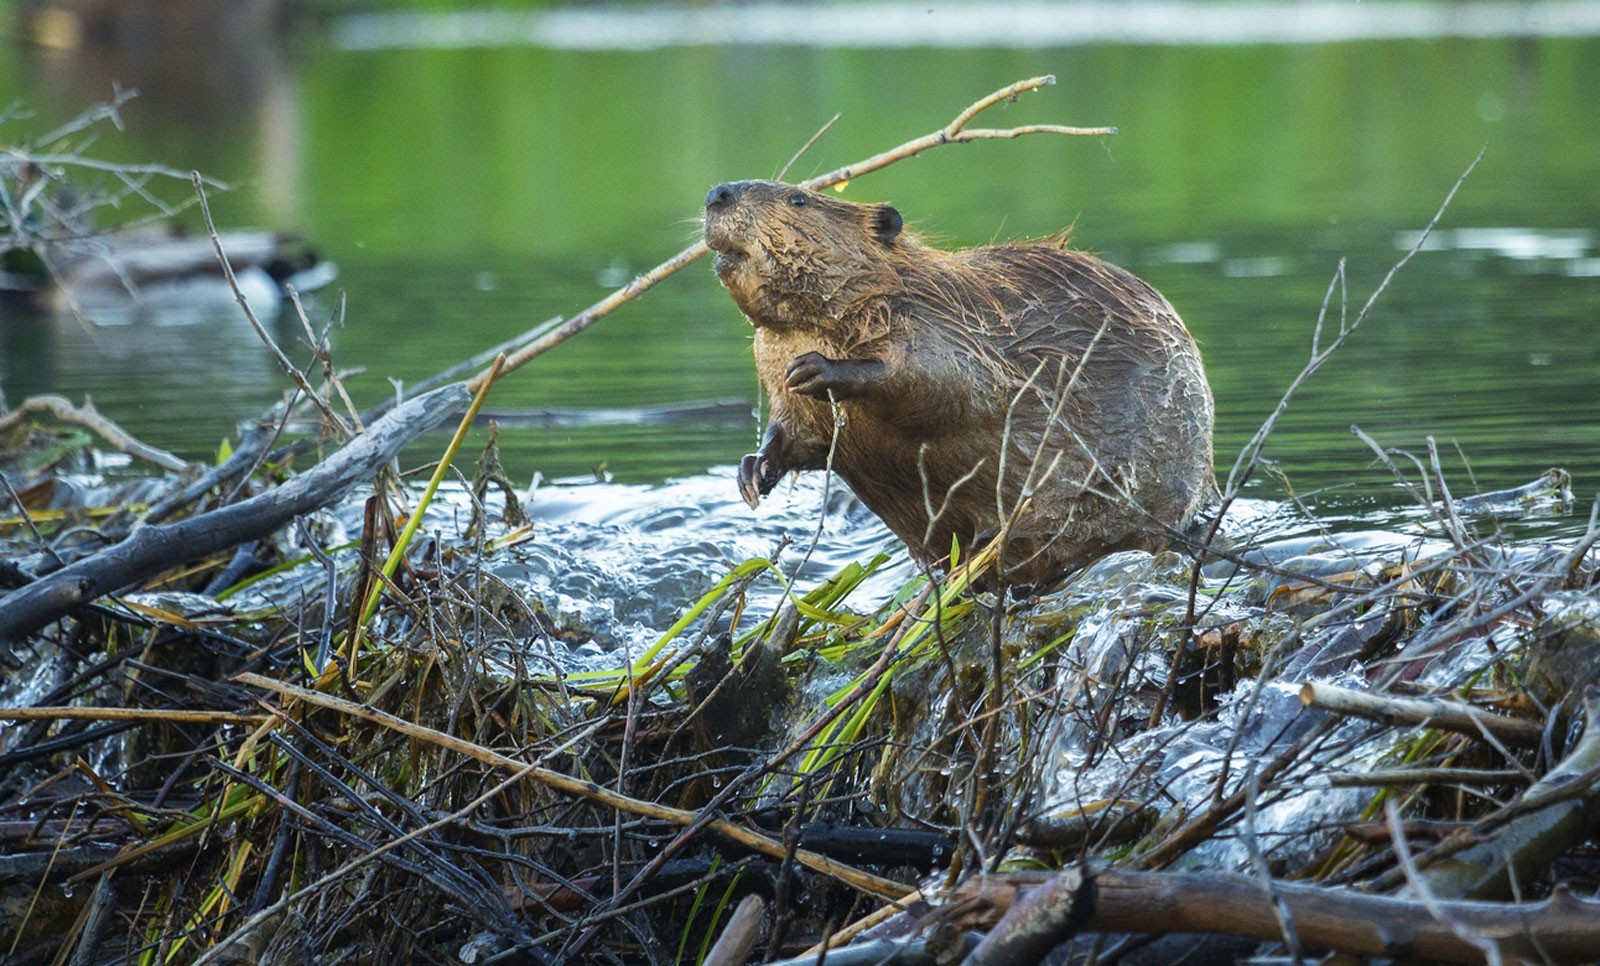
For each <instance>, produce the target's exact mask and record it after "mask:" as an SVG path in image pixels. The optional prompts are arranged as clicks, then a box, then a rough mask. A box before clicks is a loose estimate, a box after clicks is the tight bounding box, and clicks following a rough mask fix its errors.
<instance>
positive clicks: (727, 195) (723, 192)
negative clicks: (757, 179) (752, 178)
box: [706, 181, 744, 211]
mask: <svg viewBox="0 0 1600 966" xmlns="http://www.w3.org/2000/svg"><path fill="white" fill-rule="evenodd" d="M743 188H744V182H742V181H733V182H726V183H723V184H719V185H717V186H716V187H715V188H712V189H711V190H710V191H707V192H706V208H707V210H711V211H714V210H716V209H718V208H726V207H727V206H729V205H731V204H733V203H734V202H735V201H737V200H738V199H739V192H740V191H741V190H743Z"/></svg>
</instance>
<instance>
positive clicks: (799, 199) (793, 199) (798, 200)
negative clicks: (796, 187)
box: [789, 195, 806, 208]
mask: <svg viewBox="0 0 1600 966" xmlns="http://www.w3.org/2000/svg"><path fill="white" fill-rule="evenodd" d="M789 204H791V205H794V206H795V207H796V208H804V207H805V206H806V196H805V195H790V196H789Z"/></svg>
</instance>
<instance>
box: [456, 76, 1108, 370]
mask: <svg viewBox="0 0 1600 966" xmlns="http://www.w3.org/2000/svg"><path fill="white" fill-rule="evenodd" d="M1054 83H1055V78H1054V77H1050V76H1045V77H1033V78H1029V79H1028V80H1022V81H1018V82H1016V83H1015V84H1011V85H1008V86H1006V87H1003V88H1001V89H1000V90H998V91H995V92H994V93H992V94H990V95H988V96H987V97H984V98H981V99H979V100H978V101H976V102H974V103H973V104H972V105H970V106H969V107H967V109H966V110H964V111H962V112H961V113H960V114H958V115H957V116H956V118H955V120H953V121H951V122H950V124H948V125H946V126H945V127H943V128H940V129H939V130H937V131H934V132H933V133H932V134H926V135H923V136H922V137H919V138H913V139H912V140H910V141H907V142H905V143H904V144H902V145H900V146H899V147H895V148H891V149H889V150H888V151H884V152H881V153H879V154H875V155H873V156H872V157H870V158H866V159H864V160H862V161H857V162H855V163H854V164H848V165H845V166H844V167H841V168H835V169H834V170H832V171H830V172H828V173H827V174H823V175H819V176H817V177H815V178H811V179H808V180H806V181H804V182H802V184H804V185H805V187H807V188H825V187H828V186H830V185H836V184H841V183H843V182H845V181H850V180H852V179H854V178H859V177H861V176H862V175H864V174H870V173H871V172H873V171H877V170H878V169H880V168H885V167H888V166H889V165H891V164H893V163H895V162H896V161H902V160H904V159H906V158H909V157H914V156H915V155H917V154H920V153H922V152H923V151H927V150H929V149H930V148H936V147H941V146H943V145H946V144H967V143H969V142H972V141H981V140H995V139H1009V138H1017V137H1022V136H1024V135H1028V134H1064V135H1078V136H1083V135H1088V136H1098V135H1107V134H1115V133H1116V128H1111V127H1065V126H1062V125H1053V124H1034V125H1028V126H1025V127H1015V128H1006V129H982V128H980V129H969V128H967V126H966V125H967V123H968V122H969V121H971V120H972V118H973V117H975V116H976V115H978V114H979V113H980V112H982V111H984V110H985V109H987V108H989V107H992V106H994V105H995V104H997V103H999V102H1000V101H1003V100H1009V99H1013V98H1015V97H1016V96H1017V95H1018V94H1021V93H1024V92H1026V91H1032V90H1037V89H1039V88H1041V87H1045V86H1047V85H1050V84H1054ZM709 251H710V249H709V248H708V247H706V243H705V241H704V240H702V241H697V242H695V243H694V244H693V245H690V246H689V247H688V248H685V249H684V250H683V251H681V252H679V253H678V254H676V255H674V256H672V257H671V258H669V259H667V260H666V261H665V262H662V263H661V264H660V265H657V266H656V267H655V268H652V269H651V270H650V271H648V272H645V273H644V274H643V275H640V276H638V277H637V278H635V279H634V280H633V281H631V282H629V283H628V284H627V285H625V286H623V287H622V288H620V289H618V290H616V291H615V292H612V293H611V294H610V295H608V296H606V297H605V298H603V299H601V300H600V301H599V302H596V303H595V304H594V305H591V306H589V307H588V308H586V309H584V310H583V311H582V312H579V313H578V314H577V315H575V316H573V317H572V318H570V319H568V320H567V321H565V322H563V323H561V324H559V325H557V326H555V327H553V328H551V327H549V326H548V325H541V326H540V327H539V328H537V329H535V330H533V331H532V332H529V333H527V334H526V335H525V336H524V337H523V338H526V339H529V340H530V341H528V342H527V343H526V344H524V345H523V346H522V348H520V349H518V350H517V351H516V352H513V353H511V355H509V356H508V357H507V358H506V365H505V371H506V372H508V373H509V372H513V371H515V370H517V369H520V368H522V367H523V366H524V365H527V364H528V363H529V362H531V361H533V360H534V359H537V358H538V357H539V356H541V355H543V354H545V353H546V352H549V351H550V350H551V349H554V348H555V347H556V346H558V345H560V344H561V343H563V342H565V341H567V340H568V339H570V338H572V337H573V336H575V335H577V334H578V333H579V332H582V331H583V330H584V329H587V328H588V327H589V326H591V325H593V324H595V323H596V322H598V321H600V320H601V319H603V318H605V317H606V316H607V315H610V314H611V313H612V312H614V311H616V310H617V308H618V307H620V306H622V305H625V304H627V303H628V302H631V301H633V300H634V299H636V298H638V297H639V296H641V295H643V294H644V293H645V292H647V291H649V290H650V289H652V288H654V287H655V286H656V283H658V282H660V281H662V280H663V279H665V278H668V277H669V276H671V275H673V274H675V273H676V272H677V271H678V270H680V269H682V268H683V267H685V266H687V265H689V264H692V263H693V262H695V261H697V260H698V259H700V258H701V257H702V256H704V255H705V254H706V253H707V252H709ZM485 377H486V376H485V374H484V373H480V374H479V375H477V376H475V377H473V380H472V381H471V382H470V383H469V388H471V389H473V390H476V388H477V386H478V385H479V384H480V383H481V381H482V380H483V379H484V378H485Z"/></svg>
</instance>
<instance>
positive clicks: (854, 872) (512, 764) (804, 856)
mask: <svg viewBox="0 0 1600 966" xmlns="http://www.w3.org/2000/svg"><path fill="white" fill-rule="evenodd" d="M234 680H236V681H238V682H239V683H241V684H248V685H251V686H253V687H258V688H263V689H265V690H268V691H272V692H275V693H277V694H280V695H283V696H284V697H290V698H295V699H297V700H300V701H304V702H305V703H306V704H311V705H316V706H317V707H321V708H328V709H330V710H333V711H338V712H341V713H343V714H347V715H351V716H353V717H357V718H362V719H364V720H367V721H370V722H372V723H374V724H377V725H381V726H382V727H385V728H388V729H390V730H392V731H396V732H399V733H400V734H404V735H407V736H409V737H412V738H418V739H421V740H423V741H426V742H429V743H430V744H435V745H438V746H439V747H441V748H447V749H449V750H451V751H454V752H457V753H459V754H463V755H466V756H468V757H470V758H474V759H476V760H478V761H481V762H483V763H485V764H488V765H493V766H494V767H496V768H502V769H506V770H508V771H513V772H518V773H525V774H526V775H527V776H528V777H529V778H531V779H533V780H534V781H537V782H539V783H540V784H542V785H545V786H547V787H549V788H553V789H555V790H556V791H559V792H565V793H566V794H569V795H577V796H579V797H582V798H587V799H590V800H591V801H595V802H599V803H600V804H601V805H605V806H608V807H610V808H615V809H619V810H621V811H625V812H629V813H631V814H634V815H643V816H646V817H648V818H654V819H660V820H662V821H666V822H671V823H673V824H675V825H683V826H689V825H700V824H703V827H705V828H708V829H710V830H712V831H714V832H716V833H718V834H719V835H722V836H724V837H726V838H728V839H730V840H732V841H734V842H737V843H738V844H740V845H743V846H745V847H746V848H749V849H752V850H754V851H756V852H760V853H762V854H763V855H770V856H772V857H773V858H777V859H781V858H783V857H784V856H786V855H787V854H788V852H787V850H786V849H785V847H784V844H783V843H782V842H779V841H777V840H775V839H771V838H768V837H767V836H765V835H762V834H761V833H759V832H755V831H752V830H751V829H748V828H746V827H744V826H743V825H739V824H738V823H735V822H731V821H729V820H727V819H725V818H713V819H710V820H706V819H705V816H704V814H703V813H701V812H691V811H688V810H687V809H682V808H672V807H670V806H666V805H658V804H656V803H655V802H647V801H644V800H642V799H637V798H630V797H628V796H626V795H618V794H617V793H616V792H614V791H612V790H610V789H608V788H604V787H601V786H600V785H597V784H595V783H594V782H590V781H584V780H583V779H581V778H573V777H572V776H571V775H564V774H562V773H561V772H558V771H551V770H550V769H548V768H528V765H527V763H526V762H522V761H518V760H517V759H515V758H512V757H510V756H509V755H502V754H500V753H499V752H496V751H492V750H490V749H488V748H485V747H483V746H482V745H477V744H474V743H472V742H470V741H465V740H463V739H460V738H457V737H455V736H453V735H447V734H445V733H444V732H442V731H435V730H434V729H432V728H426V727H423V726H422V725H418V724H412V723H411V722H409V721H406V720H405V719H404V718H397V717H395V716H394V715H392V714H389V713H388V712H385V711H379V710H378V709H376V708H370V707H367V706H365V705H360V704H356V703H354V702H351V701H346V700H344V699H343V698H336V697H333V696H332V695H327V694H323V693H322V692H320V691H311V690H308V689H306V688H301V687H296V686H295V685H292V684H286V683H284V682H282V681H275V680H273V679H272V678H268V677H262V676H261V675H259V674H249V673H246V674H239V675H236V676H235V678H234ZM795 859H796V860H797V861H798V862H800V864H801V865H804V866H805V867H806V868H808V869H812V870H813V871H816V872H820V873H822V874H823V875H827V876H831V877H833V878H835V879H838V880H839V881H840V882H843V883H845V884H847V885H851V886H854V887H855V888H857V889H860V890H862V891H863V892H867V893H869V894H871V895H875V896H880V897H883V898H888V899H895V898H898V897H900V896H903V895H905V894H906V893H908V892H909V891H911V890H910V887H909V886H905V885H902V884H901V883H898V882H895V881H893V880H891V879H885V878H883V877H882V876H876V875H872V874H871V873H868V872H862V871H861V870H859V869H856V868H852V867H851V866H848V865H845V864H844V863H842V862H835V861H834V860H832V859H830V858H827V857H826V856H822V855H818V854H817V853H815V852H807V851H805V850H800V851H798V852H796V853H795Z"/></svg>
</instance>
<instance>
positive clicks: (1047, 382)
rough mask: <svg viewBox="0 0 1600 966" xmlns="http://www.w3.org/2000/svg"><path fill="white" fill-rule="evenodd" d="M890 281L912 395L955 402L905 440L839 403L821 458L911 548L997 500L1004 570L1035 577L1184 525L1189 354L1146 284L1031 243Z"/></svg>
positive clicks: (1197, 398) (1198, 410) (1175, 323)
mask: <svg viewBox="0 0 1600 966" xmlns="http://www.w3.org/2000/svg"><path fill="white" fill-rule="evenodd" d="M902 278H903V280H904V283H905V294H904V295H903V296H902V297H900V298H899V299H896V300H893V302H892V305H893V313H892V317H893V324H892V326H891V328H890V334H889V336H888V339H889V340H890V341H893V342H897V343H898V345H896V346H895V349H897V350H900V351H905V352H907V353H908V355H909V356H910V359H909V360H908V361H909V363H910V368H911V369H913V370H914V371H916V372H917V373H919V375H920V377H921V378H920V380H918V381H914V382H913V383H912V384H913V385H916V384H918V383H919V382H920V384H921V387H922V392H921V393H920V395H922V396H927V397H934V396H939V397H945V396H949V395H957V396H960V395H964V396H966V397H967V400H968V405H967V407H966V409H965V411H964V412H962V413H961V414H960V415H959V418H956V419H952V420H949V421H947V422H945V423H944V424H943V425H942V426H938V427H933V428H932V429H931V431H929V432H927V433H926V434H924V435H921V436H920V438H918V437H917V436H916V435H912V436H908V435H907V434H905V433H904V432H902V431H900V430H899V429H898V427H899V426H901V425H902V423H903V421H902V420H901V419H900V418H899V414H898V413H896V412H892V411H890V412H875V411H874V410H875V409H881V408H883V407H873V406H859V407H852V408H853V409H855V410H857V411H856V412H854V413H853V414H852V416H853V418H854V419H855V423H856V424H855V425H854V426H852V427H850V429H851V430H852V431H849V432H846V433H845V434H843V436H842V437H841V440H840V443H841V445H840V447H839V452H838V454H837V455H836V460H835V465H836V467H837V469H838V470H839V472H840V475H841V476H843V477H844V478H845V480H846V481H847V482H849V483H850V484H851V486H852V488H853V489H855V491H856V493H857V494H858V495H859V496H860V497H861V498H862V499H863V501H865V502H866V503H867V505H868V506H870V507H872V508H873V509H874V510H875V511H876V512H878V513H879V515H880V516H882V517H883V518H884V520H885V522H887V523H888V524H889V526H890V528H891V529H893V530H894V531H895V532H896V533H897V534H899V535H900V536H901V537H902V538H903V539H905V540H906V541H907V543H909V544H911V545H912V547H913V549H914V550H916V551H917V552H918V553H919V555H920V556H923V557H925V558H930V559H931V558H937V557H939V556H942V555H943V554H945V553H947V552H948V551H949V548H950V540H951V537H956V538H957V539H959V540H961V541H962V542H963V543H967V542H971V541H974V540H984V539H986V538H987V537H989V536H991V535H992V534H993V533H994V532H995V530H996V528H997V525H998V522H999V520H1000V519H1001V507H1004V508H1005V511H1006V515H1007V516H1009V517H1011V518H1012V525H1011V531H1010V533H1011V543H1012V552H1011V553H1008V555H1007V556H1008V559H1009V560H1010V561H1012V563H1011V565H1010V570H1011V574H1010V576H1011V577H1012V578H1013V579H1018V580H1023V581H1036V580H1042V579H1045V578H1048V577H1050V576H1053V575H1056V574H1059V573H1061V572H1063V571H1065V570H1068V569H1071V568H1074V567H1077V566H1081V565H1082V564H1084V563H1087V562H1089V561H1090V560H1093V559H1094V558H1096V557H1098V556H1100V555H1102V554H1104V553H1107V552H1110V551H1112V550H1116V549H1123V548H1132V547H1143V548H1146V549H1156V548H1159V547H1161V546H1165V545H1166V544H1167V543H1168V540H1169V536H1168V534H1167V533H1166V530H1165V528H1166V527H1173V528H1177V529H1181V528H1183V527H1185V526H1187V525H1188V523H1189V522H1190V520H1191V519H1192V517H1193V515H1194V513H1195V510H1196V509H1197V508H1198V507H1199V506H1200V505H1201V504H1202V503H1203V502H1205V501H1206V500H1207V499H1209V498H1210V497H1211V496H1212V495H1213V493H1214V492H1215V484H1214V482H1213V471H1212V451H1211V432H1212V419H1213V416H1212V400H1211V393H1210V389H1209V387H1208V386H1207V383H1206V379H1205V373H1204V369H1203V367H1202V365H1201V362H1200V355H1199V351H1198V349H1197V348H1196V346H1195V344H1194V340H1193V338H1191V337H1190V335H1189V333H1188V331H1187V330H1186V329H1185V328H1184V326H1183V323H1182V322H1181V321H1180V320H1179V318H1178V315H1177V313H1176V312H1175V311H1174V310H1173V308H1172V306H1171V305H1170V304H1169V303H1168V302H1167V300H1166V299H1165V298H1163V297H1162V296H1161V295H1160V294H1159V293H1158V292H1156V291H1155V290H1154V289H1153V288H1151V287H1150V286H1149V285H1147V284H1145V283H1144V282H1143V281H1141V280H1139V279H1138V278H1136V277H1134V276H1133V275H1131V274H1129V273H1128V272H1126V271H1123V270H1122V269H1120V268H1116V267H1115V266H1112V265H1109V264H1107V263H1105V262H1102V261H1100V260H1099V259H1096V258H1094V257H1092V256H1089V255H1086V254H1083V253H1081V252H1073V251H1069V250H1064V249H1062V248H1059V247H1056V246H1047V245H1004V246H996V247H991V248H982V249H974V250H971V251H967V252H962V253H955V254H952V255H950V256H949V257H948V258H936V259H930V260H929V262H928V265H927V267H926V268H925V269H919V270H913V271H908V272H905V273H903V274H902ZM791 348H792V347H791ZM939 382H944V383H946V385H943V386H939V387H937V388H936V386H935V384H936V383H939ZM918 397H919V393H918V392H915V391H913V392H911V393H906V394H902V395H901V397H900V399H899V401H898V402H895V403H894V404H893V405H894V406H896V407H906V408H909V407H914V406H918V405H921V404H922V403H921V402H920V401H919V398H918ZM948 409H949V408H948V407H945V411H947V412H948ZM847 418H851V417H847ZM1002 441H1004V442H1005V443H1006V445H1005V446H1004V447H1002V445H1001V444H1002ZM963 478H965V479H963ZM1002 479H1003V481H1004V483H1003V485H1001V481H1002ZM923 481H926V485H925V486H924V485H923ZM908 482H910V483H911V484H913V485H909V486H908ZM1026 494H1031V496H1030V497H1029V498H1028V499H1026V500H1024V496H1025V495H1026ZM946 495H948V499H946ZM930 504H931V505H932V506H933V507H934V508H935V509H934V513H933V514H932V515H931V516H930V514H929V512H928V508H929V506H930ZM941 511H942V512H941ZM930 519H931V520H933V524H932V526H930V524H929V521H930Z"/></svg>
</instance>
